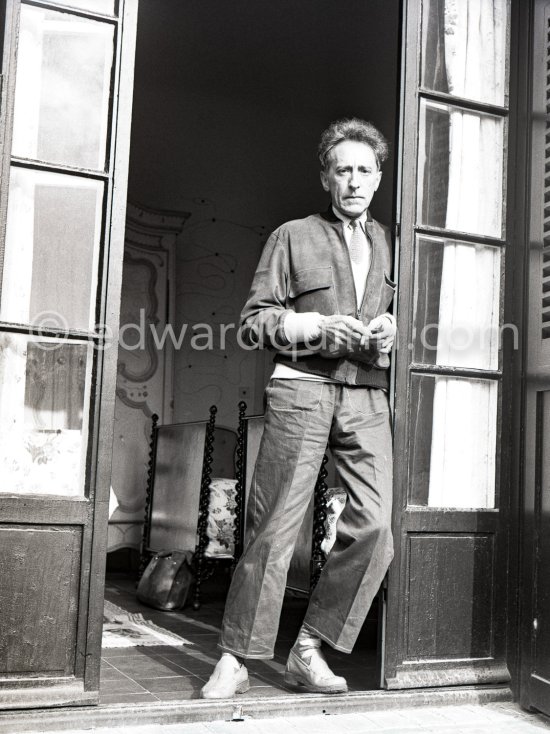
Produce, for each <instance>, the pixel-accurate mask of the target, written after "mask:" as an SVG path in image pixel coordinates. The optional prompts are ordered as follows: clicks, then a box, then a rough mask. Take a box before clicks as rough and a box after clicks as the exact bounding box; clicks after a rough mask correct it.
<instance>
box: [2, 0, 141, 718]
mask: <svg viewBox="0 0 550 734" xmlns="http://www.w3.org/2000/svg"><path fill="white" fill-rule="evenodd" d="M3 5H4V9H3V14H2V18H0V20H3V21H4V27H3V29H2V31H3V57H2V82H3V84H2V96H1V110H0V114H1V119H0V123H1V125H0V135H1V138H0V144H1V151H0V152H1V155H2V182H1V189H0V708H1V709H10V708H20V707H25V708H28V707H36V706H40V707H46V706H55V705H58V706H59V705H68V704H82V703H87V704H90V703H96V702H97V701H98V689H99V664H100V651H101V622H102V609H103V584H104V564H105V549H106V531H107V514H108V512H107V508H108V500H109V481H110V469H111V447H112V426H113V408H114V397H115V380H116V362H117V341H118V339H117V330H118V319H119V304H120V283H121V272H122V257H123V243H124V221H125V206H126V182H127V169H128V159H129V140H130V109H131V100H132V84H133V63H134V61H133V58H134V48H135V29H136V20H137V0H54V1H52V2H50V1H49V0H48V1H46V0H28V1H27V0H7V2H5V3H3Z"/></svg>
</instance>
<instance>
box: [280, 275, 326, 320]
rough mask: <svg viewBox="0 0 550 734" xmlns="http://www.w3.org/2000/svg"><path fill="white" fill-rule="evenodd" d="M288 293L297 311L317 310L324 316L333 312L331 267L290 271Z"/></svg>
mask: <svg viewBox="0 0 550 734" xmlns="http://www.w3.org/2000/svg"><path fill="white" fill-rule="evenodd" d="M288 295H289V297H290V299H291V301H292V304H291V305H293V306H294V309H295V311H296V312H297V313H305V312H306V311H318V312H319V313H321V314H323V315H325V316H330V315H331V314H333V313H335V311H336V295H335V292H334V283H333V281H332V267H331V266H330V265H328V266H323V267H320V268H305V269H303V270H297V271H296V272H295V273H292V275H291V276H290V289H289V294H288Z"/></svg>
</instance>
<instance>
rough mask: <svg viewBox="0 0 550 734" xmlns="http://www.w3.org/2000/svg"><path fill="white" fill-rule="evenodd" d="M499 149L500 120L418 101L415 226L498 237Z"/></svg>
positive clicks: (500, 201)
mask: <svg viewBox="0 0 550 734" xmlns="http://www.w3.org/2000/svg"><path fill="white" fill-rule="evenodd" d="M503 145H504V143H503V121H502V119H501V118H499V117H495V116H494V115H485V114H479V113H476V112H469V111H465V110H461V109H456V108H454V107H452V106H450V105H445V104H439V103H436V102H428V101H426V100H422V102H421V106H420V127H419V144H418V172H419V184H418V198H417V218H418V222H419V223H420V224H427V225H430V226H434V227H444V228H446V229H453V230H455V231H459V232H471V233H472V234H480V235H488V236H492V237H501V236H502V234H503V233H502V206H503V184H502V181H503V161H504V148H503Z"/></svg>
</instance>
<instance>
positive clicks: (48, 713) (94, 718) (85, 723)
mask: <svg viewBox="0 0 550 734" xmlns="http://www.w3.org/2000/svg"><path fill="white" fill-rule="evenodd" d="M510 701H513V695H512V691H511V690H510V688H509V687H508V686H478V687H474V686H463V687H454V688H450V687H449V688H431V689H424V690H404V691H366V692H360V693H347V694H342V695H335V696H325V695H319V694H296V693H294V694H282V695H281V696H269V697H265V698H261V697H258V698H246V696H237V697H236V698H235V699H232V700H224V701H202V700H196V699H194V700H190V701H168V702H159V703H132V704H127V703H126V704H105V705H99V706H93V707H91V706H78V707H75V708H57V709H34V710H25V711H21V710H20V711H5V712H1V713H0V734H23V733H24V732H25V733H27V734H30V733H32V732H48V731H67V730H71V729H84V728H92V727H94V728H99V727H107V726H109V727H112V728H116V727H123V726H132V725H134V726H145V725H155V724H156V725H162V724H189V723H192V722H209V721H239V720H242V719H243V718H247V719H267V718H274V717H277V716H282V717H286V718H288V717H289V716H304V715H308V714H309V715H314V714H317V715H318V714H350V713H368V712H369V711H379V710H384V711H387V710H389V709H400V708H410V707H421V706H445V705H448V706H457V705H467V704H470V705H471V704H484V703H495V702H510ZM289 704H292V705H289Z"/></svg>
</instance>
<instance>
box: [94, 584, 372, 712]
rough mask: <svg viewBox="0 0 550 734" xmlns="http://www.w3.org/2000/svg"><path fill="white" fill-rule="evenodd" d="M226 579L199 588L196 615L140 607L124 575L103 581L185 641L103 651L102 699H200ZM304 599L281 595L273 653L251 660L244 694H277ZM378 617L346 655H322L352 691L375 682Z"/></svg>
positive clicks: (109, 591) (126, 604)
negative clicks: (267, 657)
mask: <svg viewBox="0 0 550 734" xmlns="http://www.w3.org/2000/svg"><path fill="white" fill-rule="evenodd" d="M224 584H225V580H224V577H217V578H215V579H213V580H212V581H211V582H209V584H208V585H207V586H206V588H205V593H204V603H203V606H202V607H201V609H200V610H199V611H198V612H195V611H193V609H192V608H191V607H186V608H185V609H184V610H183V611H182V612H160V611H156V610H154V609H151V608H149V607H146V606H144V605H143V604H140V602H138V601H137V599H136V595H135V582H134V581H132V580H129V579H127V578H124V577H122V576H118V577H117V576H110V577H108V578H107V586H106V591H105V597H106V598H107V599H108V600H109V601H111V602H113V603H114V604H116V605H117V606H119V607H122V608H124V609H126V610H128V611H130V612H140V613H141V614H143V616H144V617H145V618H146V619H150V620H152V621H153V622H154V623H155V624H157V625H159V626H160V627H164V628H165V629H168V630H170V631H172V632H175V633H177V634H178V635H180V636H181V637H184V638H185V639H186V640H188V642H189V644H187V645H184V646H183V647H170V646H164V645H159V646H158V647H131V648H114V649H105V650H104V651H103V655H102V662H101V665H102V667H101V703H104V704H105V703H131V702H136V703H138V702H139V703H142V702H148V701H149V702H158V701H174V700H178V701H181V700H186V699H192V698H198V697H199V692H200V689H201V688H202V686H203V685H204V683H205V682H206V680H208V677H209V675H210V672H211V671H212V668H213V667H214V665H215V664H216V661H217V660H218V657H219V652H218V650H217V647H216V644H217V641H218V634H219V628H220V622H221V618H222V613H223V602H224V598H225V589H224ZM305 605H306V602H305V600H304V599H302V598H297V597H289V598H287V599H286V600H285V604H284V607H283V614H282V617H281V624H280V627H279V635H278V639H277V646H276V648H275V657H274V659H273V660H265V661H262V660H257V661H249V662H248V663H247V667H248V670H249V675H250V683H251V688H250V691H249V692H248V693H247V694H245V696H243V698H245V697H255V696H275V695H277V696H280V694H281V691H284V690H285V688H284V685H283V671H284V666H285V663H286V658H287V656H288V651H289V650H290V647H291V646H292V643H293V642H294V639H295V637H296V634H297V632H298V629H299V627H300V624H301V620H302V617H303V614H304V611H305ZM376 636H377V625H376V619H375V618H374V617H373V618H369V619H368V620H367V622H366V624H365V626H364V628H363V631H362V633H361V636H360V638H359V640H358V643H357V645H356V648H355V650H354V652H353V654H352V655H345V654H343V653H338V652H335V651H332V650H328V651H327V659H328V661H329V664H330V666H331V667H332V669H333V670H334V671H335V672H336V673H338V674H340V675H344V676H345V677H346V679H347V681H348V686H349V688H350V690H352V691H353V690H355V691H365V690H371V689H374V688H377V687H378V666H377V660H376Z"/></svg>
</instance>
